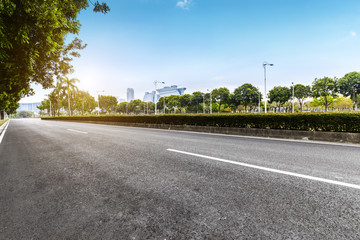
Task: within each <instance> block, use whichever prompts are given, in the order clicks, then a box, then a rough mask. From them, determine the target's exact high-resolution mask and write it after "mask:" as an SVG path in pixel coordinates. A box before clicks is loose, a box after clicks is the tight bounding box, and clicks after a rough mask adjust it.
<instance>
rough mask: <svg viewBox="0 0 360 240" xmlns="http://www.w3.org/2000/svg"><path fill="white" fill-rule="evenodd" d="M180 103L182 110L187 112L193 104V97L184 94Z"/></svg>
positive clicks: (180, 98)
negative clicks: (191, 103)
mask: <svg viewBox="0 0 360 240" xmlns="http://www.w3.org/2000/svg"><path fill="white" fill-rule="evenodd" d="M179 102H180V106H181V108H182V109H183V110H184V111H186V109H187V108H188V107H189V106H190V102H191V95H190V94H184V95H181V96H180V97H179Z"/></svg>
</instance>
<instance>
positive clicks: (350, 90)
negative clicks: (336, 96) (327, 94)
mask: <svg viewBox="0 0 360 240" xmlns="http://www.w3.org/2000/svg"><path fill="white" fill-rule="evenodd" d="M337 86H338V88H339V92H340V93H341V94H342V95H344V96H346V97H351V98H352V100H353V103H354V105H353V106H354V109H355V110H357V105H358V104H359V100H360V98H359V94H360V73H359V72H350V73H347V74H345V76H344V77H342V78H340V79H339V80H338V82H337Z"/></svg>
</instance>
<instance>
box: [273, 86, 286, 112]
mask: <svg viewBox="0 0 360 240" xmlns="http://www.w3.org/2000/svg"><path fill="white" fill-rule="evenodd" d="M290 96H291V91H290V89H289V88H287V87H280V86H278V87H274V88H273V89H271V90H270V91H269V102H270V103H273V104H274V106H275V108H280V107H281V106H283V105H284V104H285V103H286V102H287V101H289V99H290Z"/></svg>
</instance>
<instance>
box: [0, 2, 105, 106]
mask: <svg viewBox="0 0 360 240" xmlns="http://www.w3.org/2000/svg"><path fill="white" fill-rule="evenodd" d="M89 2H91V1H89ZM88 6H89V4H88V0H67V1H63V0H51V1H41V0H2V1H0V46H1V48H0V76H1V83H0V98H3V99H4V100H5V101H3V102H2V103H3V104H4V105H5V107H3V106H1V107H2V108H5V109H8V110H9V111H10V110H13V108H12V106H10V105H12V104H13V102H18V101H19V100H20V99H21V98H22V97H24V96H28V95H32V94H33V90H32V89H31V88H30V83H39V84H40V85H42V86H43V87H44V88H49V87H51V86H52V83H53V79H54V78H53V77H54V75H55V76H57V77H60V76H63V75H66V74H68V73H71V71H72V66H71V65H70V62H71V60H72V58H73V57H79V56H80V55H79V53H78V52H77V50H80V49H83V48H84V47H85V45H83V44H82V42H81V40H79V39H77V38H75V39H74V40H73V41H71V42H70V43H69V44H66V41H65V39H66V37H67V36H68V34H78V33H79V30H80V23H79V21H78V20H77V16H78V13H79V12H80V11H81V10H83V9H86V8H87V7H88ZM93 6H94V9H93V10H94V11H95V12H102V13H107V12H108V11H109V7H108V6H107V5H106V4H105V3H101V4H100V3H99V2H98V1H96V2H95V3H94V4H93Z"/></svg>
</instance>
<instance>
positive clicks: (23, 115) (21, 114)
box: [15, 111, 34, 118]
mask: <svg viewBox="0 0 360 240" xmlns="http://www.w3.org/2000/svg"><path fill="white" fill-rule="evenodd" d="M33 114H34V113H33V112H30V111H19V112H16V114H15V118H28V117H32V116H33Z"/></svg>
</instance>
